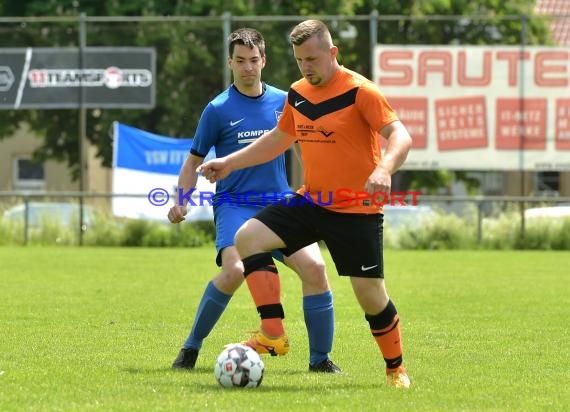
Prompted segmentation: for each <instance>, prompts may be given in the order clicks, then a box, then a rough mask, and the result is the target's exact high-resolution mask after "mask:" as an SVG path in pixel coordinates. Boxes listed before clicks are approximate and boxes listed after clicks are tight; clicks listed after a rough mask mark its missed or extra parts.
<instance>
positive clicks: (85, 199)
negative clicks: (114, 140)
mask: <svg viewBox="0 0 570 412" xmlns="http://www.w3.org/2000/svg"><path fill="white" fill-rule="evenodd" d="M121 197H123V198H127V197H128V198H137V199H140V201H141V202H148V201H149V194H148V193H140V194H120V193H88V192H71V191H70V192H49V193H33V192H0V222H1V221H2V213H3V212H5V211H6V210H7V209H9V208H10V206H13V205H20V206H22V205H23V207H24V221H23V223H24V224H23V227H22V230H23V233H22V239H23V243H24V244H28V239H29V232H30V222H29V220H30V203H31V202H33V201H38V200H39V201H47V202H54V201H60V202H61V201H62V202H67V203H69V204H73V205H76V206H77V208H78V209H77V210H78V216H77V217H78V221H77V227H76V231H77V239H78V244H79V245H83V237H84V231H85V221H86V218H85V214H86V212H85V211H86V208H89V210H90V211H96V212H101V213H105V214H106V215H111V202H110V200H111V199H112V198H121ZM172 198H175V194H174V193H173V196H172ZM416 199H417V206H430V207H432V208H433V209H434V211H435V212H439V213H440V214H455V215H457V216H458V217H461V218H463V219H465V222H467V223H468V224H471V225H475V226H476V237H477V243H478V244H481V243H482V240H483V236H484V232H483V230H484V229H483V221H484V219H485V218H486V217H489V216H494V217H497V216H500V214H501V213H504V212H505V211H513V210H517V211H518V212H520V213H519V214H518V219H520V228H521V233H520V236H522V237H524V236H525V227H526V219H525V210H527V209H528V208H532V207H549V206H558V205H565V206H569V207H570V197H537V196H434V195H422V194H420V195H418V196H416ZM405 200H406V202H407V206H406V207H414V206H413V205H412V204H411V199H410V198H409V197H407V198H406V199H405ZM395 205H396V206H398V205H399V202H395ZM170 206H171V205H164V206H162V207H164V216H165V217H164V223H168V222H167V219H166V215H167V212H168V208H169V207H170Z"/></svg>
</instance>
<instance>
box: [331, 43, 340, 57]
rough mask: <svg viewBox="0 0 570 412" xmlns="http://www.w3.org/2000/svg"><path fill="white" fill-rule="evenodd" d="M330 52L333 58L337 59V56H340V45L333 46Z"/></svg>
mask: <svg viewBox="0 0 570 412" xmlns="http://www.w3.org/2000/svg"><path fill="white" fill-rule="evenodd" d="M330 53H331V57H332V58H333V59H336V56H338V47H336V46H332V47H331V49H330Z"/></svg>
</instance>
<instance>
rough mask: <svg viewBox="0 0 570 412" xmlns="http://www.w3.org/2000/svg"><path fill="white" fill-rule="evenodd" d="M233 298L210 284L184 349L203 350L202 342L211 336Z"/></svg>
mask: <svg viewBox="0 0 570 412" xmlns="http://www.w3.org/2000/svg"><path fill="white" fill-rule="evenodd" d="M231 298H232V295H226V294H225V293H222V292H220V291H219V290H218V289H217V288H216V287H215V286H214V283H213V282H212V281H210V282H209V283H208V286H207V287H206V290H205V291H204V294H203V295H202V300H200V304H199V305H198V311H197V312H196V318H194V324H193V325H192V330H191V331H190V335H188V338H186V342H184V349H188V348H192V349H196V350H200V348H202V341H203V340H204V339H205V338H206V336H208V335H209V334H210V332H211V331H212V329H213V328H214V326H215V325H216V323H217V322H218V319H220V316H222V313H224V310H225V309H226V306H228V302H229V301H230V299H231Z"/></svg>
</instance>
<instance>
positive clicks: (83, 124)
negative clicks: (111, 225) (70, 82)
mask: <svg viewBox="0 0 570 412" xmlns="http://www.w3.org/2000/svg"><path fill="white" fill-rule="evenodd" d="M85 43H86V34H85V13H81V14H80V15H79V72H80V73H81V77H80V78H81V84H80V86H79V122H78V124H79V148H78V150H79V192H80V194H81V195H80V197H79V246H83V227H84V225H85V222H84V216H83V212H84V202H85V196H84V194H85V190H86V189H87V187H86V184H85V178H86V176H85V172H86V170H85V169H86V167H87V165H86V159H85V149H86V136H87V131H86V128H87V120H86V117H87V116H86V112H85V87H84V85H83V76H82V74H83V69H84V66H85Z"/></svg>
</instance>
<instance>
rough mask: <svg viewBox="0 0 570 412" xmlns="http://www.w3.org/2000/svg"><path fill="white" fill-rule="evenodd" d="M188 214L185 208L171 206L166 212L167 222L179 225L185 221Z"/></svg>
mask: <svg viewBox="0 0 570 412" xmlns="http://www.w3.org/2000/svg"><path fill="white" fill-rule="evenodd" d="M187 213H188V208H187V207H186V206H180V205H176V206H172V207H171V208H170V210H169V211H168V220H170V223H180V222H182V221H183V220H186V217H185V216H186V214H187Z"/></svg>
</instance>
